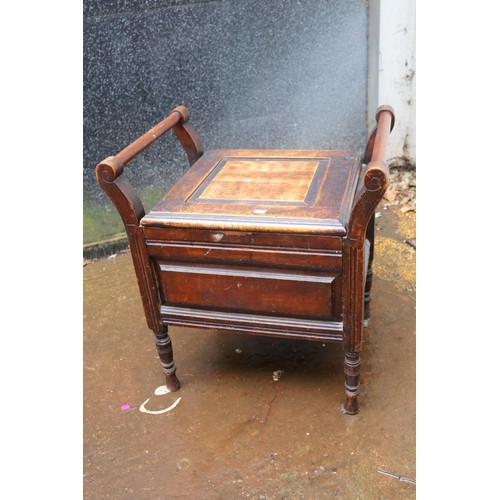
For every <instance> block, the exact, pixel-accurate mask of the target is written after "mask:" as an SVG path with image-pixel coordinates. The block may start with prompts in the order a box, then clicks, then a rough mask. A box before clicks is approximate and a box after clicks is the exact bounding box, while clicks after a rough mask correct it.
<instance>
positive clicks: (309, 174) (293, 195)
mask: <svg viewBox="0 0 500 500" xmlns="http://www.w3.org/2000/svg"><path fill="white" fill-rule="evenodd" d="M188 119H189V111H188V109H187V108H186V107H185V106H179V107H177V108H175V109H174V110H173V111H172V112H171V113H170V114H169V115H168V116H167V118H165V119H164V120H163V121H162V122H161V123H159V124H158V125H157V126H155V127H154V128H153V129H151V130H150V131H149V132H147V133H146V134H144V135H143V136H142V137H140V138H139V139H137V140H136V141H135V142H133V143H132V144H130V145H129V146H127V147H126V148H125V149H124V150H122V151H121V152H120V153H118V154H117V155H116V156H111V157H109V158H106V159H105V160H104V161H102V162H101V163H99V164H98V165H97V168H96V175H97V179H98V181H99V184H100V185H101V187H102V189H103V190H104V191H105V192H106V194H107V195H108V197H109V198H110V199H111V201H112V202H113V203H114V205H115V206H116V208H117V209H118V211H119V213H120V215H121V217H122V219H123V222H124V224H125V228H126V231H127V234H128V239H129V244H130V249H131V253H132V258H133V261H134V266H135V271H136V274H137V279H138V283H139V289H140V293H141V297H142V302H143V305H144V311H145V315H146V319H147V322H148V326H149V328H150V329H151V330H152V331H153V332H154V334H155V336H156V346H157V349H158V353H159V356H160V359H161V364H162V366H163V371H164V373H165V375H166V379H167V386H168V387H169V389H170V390H177V389H178V388H179V386H180V384H179V381H178V380H177V377H176V374H175V364H174V360H173V354H172V346H171V342H170V338H169V335H168V328H167V327H168V325H180V326H191V327H200V328H217V329H223V330H232V331H238V332H244V333H251V334H257V335H271V336H275V337H288V338H298V339H306V340H316V341H321V342H341V343H342V344H343V348H344V352H345V362H344V372H345V393H346V402H345V405H344V411H345V413H349V414H354V413H357V411H358V401H357V396H358V394H359V374H360V352H361V344H362V330H363V320H364V319H367V318H368V317H369V314H370V313H369V301H370V289H371V282H372V272H371V264H372V260H373V240H374V211H375V208H376V206H377V204H378V203H379V202H380V200H381V198H382V196H383V194H384V192H385V190H386V188H387V184H388V169H387V166H386V165H385V163H384V161H385V154H386V147H387V141H388V136H389V133H390V131H391V130H392V127H393V126H394V112H393V111H392V109H391V108H390V107H389V106H381V107H380V108H379V109H378V110H377V113H376V121H377V125H376V126H375V128H374V130H373V132H372V133H371V135H370V137H369V140H368V144H367V146H366V150H365V152H364V155H363V156H362V157H361V156H360V155H358V154H357V153H356V152H353V151H288V150H287V151H280V150H245V149H244V150H232V149H230V150H222V149H221V150H213V151H207V152H203V147H202V145H201V141H200V139H199V137H198V134H197V133H196V131H195V130H194V129H193V128H192V127H191V125H189V124H188V123H187V122H188ZM170 129H172V130H173V132H174V134H175V135H176V136H177V138H178V139H179V140H180V142H181V144H182V146H183V148H184V150H185V151H186V154H187V156H188V159H189V162H190V164H191V168H190V169H189V171H188V172H187V173H186V174H185V175H184V176H183V177H182V178H181V180H180V181H179V182H178V183H177V184H176V185H175V186H174V187H173V188H172V189H171V190H170V191H169V193H168V194H167V195H166V196H165V197H164V198H163V199H162V200H161V201H160V202H159V203H158V204H157V205H156V206H155V207H154V208H153V209H152V210H151V211H150V212H149V213H148V214H145V212H144V208H143V206H142V203H141V201H140V199H139V198H138V196H137V194H136V193H135V191H134V189H133V188H132V186H131V185H130V184H129V183H128V181H127V180H126V179H125V177H124V176H122V173H123V170H124V167H125V165H126V164H127V163H128V162H129V161H130V160H131V159H132V158H134V157H135V156H136V155H138V154H139V153H140V152H141V151H142V150H144V149H145V148H146V147H148V146H149V145H150V144H151V143H153V142H154V141H155V140H157V139H159V138H160V137H161V136H162V135H163V134H165V133H166V132H167V131H168V130H170Z"/></svg>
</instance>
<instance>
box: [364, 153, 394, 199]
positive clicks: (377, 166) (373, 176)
mask: <svg viewBox="0 0 500 500" xmlns="http://www.w3.org/2000/svg"><path fill="white" fill-rule="evenodd" d="M388 179H389V169H388V168H387V165H386V163H385V162H383V161H380V160H378V161H372V162H370V163H369V164H368V168H367V169H366V171H365V175H364V176H363V184H364V185H365V188H366V190H367V191H370V192H372V191H379V190H384V192H385V190H386V188H387V183H388Z"/></svg>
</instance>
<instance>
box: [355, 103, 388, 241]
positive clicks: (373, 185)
mask: <svg viewBox="0 0 500 500" xmlns="http://www.w3.org/2000/svg"><path fill="white" fill-rule="evenodd" d="M375 118H376V120H377V125H376V126H375V128H374V129H373V130H372V132H371V134H370V138H369V139H368V143H367V145H366V149H365V154H364V156H363V163H365V164H367V166H366V170H365V172H364V175H363V178H362V179H360V181H359V183H358V190H357V191H356V197H355V200H354V204H353V209H352V212H351V218H350V221H349V234H350V236H351V239H352V240H353V241H354V240H356V241H358V242H363V241H364V234H365V231H366V227H367V224H368V222H369V220H370V218H371V217H372V215H373V212H374V210H375V208H376V206H377V204H378V203H379V202H380V200H381V199H382V197H383V196H384V193H385V190H386V189H387V186H388V183H389V169H388V167H387V165H386V163H385V160H386V156H387V144H388V141H389V134H390V133H391V131H392V129H393V127H394V122H395V120H394V111H393V109H392V108H391V107H390V106H380V107H379V108H378V109H377V113H376V115H375Z"/></svg>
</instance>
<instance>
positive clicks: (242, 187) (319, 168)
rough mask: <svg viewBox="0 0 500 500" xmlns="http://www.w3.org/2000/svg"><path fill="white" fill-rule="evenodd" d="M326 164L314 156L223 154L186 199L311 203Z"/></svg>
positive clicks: (193, 200)
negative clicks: (257, 156) (274, 156)
mask: <svg viewBox="0 0 500 500" xmlns="http://www.w3.org/2000/svg"><path fill="white" fill-rule="evenodd" d="M327 165H328V161H327V160H325V159H316V158H293V159H292V158H237V159H233V158H223V159H222V160H221V161H220V163H219V164H218V165H217V166H216V167H215V168H214V169H213V170H212V172H211V173H210V174H209V175H208V176H207V177H206V178H205V180H204V181H203V182H202V183H201V184H200V186H199V187H198V188H197V189H196V190H195V192H194V193H193V194H192V196H191V197H190V198H189V199H188V200H187V201H188V202H190V203H193V202H203V203H223V204H224V203H230V204H231V203H239V204H255V203H266V204H271V205H272V204H280V205H284V204H285V205H296V206H306V205H311V204H313V203H314V201H315V200H316V197H317V194H318V190H319V186H320V184H321V180H322V179H323V177H324V174H325V171H326V167H327Z"/></svg>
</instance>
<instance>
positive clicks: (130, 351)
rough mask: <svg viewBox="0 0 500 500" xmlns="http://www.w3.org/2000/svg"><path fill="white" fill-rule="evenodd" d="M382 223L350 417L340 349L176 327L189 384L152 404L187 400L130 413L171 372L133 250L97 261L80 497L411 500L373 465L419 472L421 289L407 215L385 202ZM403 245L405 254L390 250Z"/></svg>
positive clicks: (87, 336)
mask: <svg viewBox="0 0 500 500" xmlns="http://www.w3.org/2000/svg"><path fill="white" fill-rule="evenodd" d="M403 217H407V215H404V216H403ZM407 221H409V222H407ZM407 224H408V225H407ZM377 226H378V227H379V228H380V229H378V230H377V232H376V236H377V238H378V239H377V240H376V256H375V263H376V264H375V267H374V273H375V275H374V284H373V299H372V318H371V321H370V325H369V327H367V328H366V329H365V333H364V344H363V352H362V372H361V395H360V413H359V414H358V415H355V416H346V415H343V414H342V413H341V412H340V406H341V404H342V402H343V383H344V376H343V366H342V360H343V355H342V349H341V347H340V345H336V344H326V345H324V346H323V345H322V344H321V343H313V342H305V341H293V340H288V339H282V340H281V339H271V338H264V337H254V336H249V335H241V334H238V333H227V332H217V331H206V330H205V331H201V330H195V329H188V328H172V329H171V337H172V342H173V347H174V354H175V359H176V363H177V366H178V375H179V379H180V381H181V384H182V387H181V390H180V391H179V392H177V393H170V394H166V395H164V396H154V397H153V398H152V399H151V401H150V403H148V408H150V409H160V408H164V407H166V406H169V405H170V404H172V403H173V402H174V401H175V400H176V399H177V397H179V396H180V397H182V400H181V401H180V403H179V405H178V406H177V407H176V408H175V409H174V410H173V411H171V412H169V413H166V414H163V415H148V414H144V413H141V412H139V410H138V409H134V410H128V411H122V410H121V409H120V407H121V406H122V405H123V404H125V403H128V404H130V406H131V407H132V408H133V407H136V406H140V404H141V403H142V402H143V401H145V400H146V399H147V398H149V397H152V396H153V393H154V390H155V388H156V387H158V386H160V385H162V384H164V380H163V376H162V373H161V369H160V366H159V361H158V359H157V355H156V350H155V347H154V339H153V335H152V333H151V332H150V331H149V330H148V329H147V326H146V322H145V319H144V315H143V311H142V305H141V301H140V297H139V292H138V289H137V283H136V279H135V274H134V270H133V265H132V261H131V259H130V255H129V254H119V255H118V256H116V257H115V258H114V259H105V260H101V261H97V262H93V263H89V264H88V265H87V266H86V267H85V268H84V271H83V272H84V360H83V361H84V364H83V369H84V474H85V476H84V497H85V498H88V499H94V498H99V499H101V498H112V499H115V498H124V499H173V498H175V499H177V498H186V499H191V498H193V499H211V498H217V499H219V498H220V499H238V498H252V499H283V498H285V499H289V500H292V499H302V498H308V499H316V498H317V499H322V498H332V497H339V498H346V499H351V498H352V499H372V498H405V499H411V498H415V492H416V489H415V486H414V485H412V484H410V483H405V482H402V481H399V480H398V479H396V478H393V477H389V476H386V475H383V474H380V473H379V472H378V470H386V471H390V472H393V473H395V474H397V475H400V476H405V477H409V478H413V479H415V477H416V470H415V297H414V290H413V289H412V290H411V291H408V290H407V287H406V285H407V284H413V285H414V284H415V282H414V276H415V274H414V270H412V269H414V254H412V253H411V252H414V250H412V249H411V248H410V247H407V245H405V244H404V243H403V242H402V240H403V239H404V238H405V236H407V235H408V234H409V232H405V231H410V230H411V229H412V226H411V219H409V218H408V219H402V218H401V217H400V216H399V215H398V214H397V213H396V212H393V211H391V210H387V211H386V210H384V212H383V215H382V217H380V218H378V219H377ZM390 240H392V241H395V242H396V243H398V245H395V244H394V243H392V242H390V243H387V241H390ZM384 241H386V243H384ZM399 245H405V246H406V247H407V248H408V251H407V252H402V251H400V252H399V253H400V255H399V256H398V257H396V256H395V254H396V253H397V250H398V249H399V250H401V249H402V248H403V247H401V246H399ZM391 266H397V269H398V272H399V276H398V277H396V276H394V275H393V274H392V275H391V274H390V273H389V272H388V269H391ZM412 280H413V281H412ZM402 284H404V285H402ZM405 287H406V288H405ZM276 370H283V372H284V373H283V376H282V377H281V378H280V380H279V382H276V381H274V380H273V378H272V376H273V372H274V371H276Z"/></svg>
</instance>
